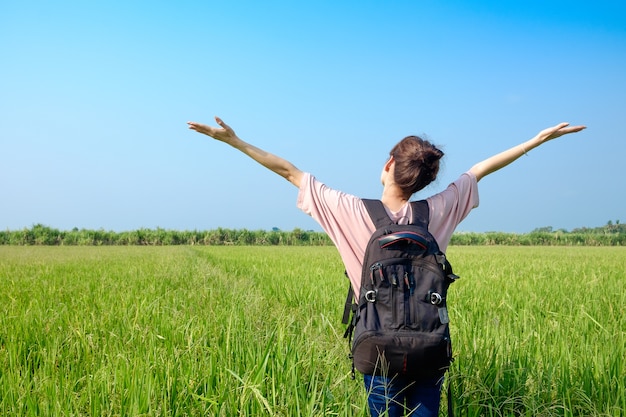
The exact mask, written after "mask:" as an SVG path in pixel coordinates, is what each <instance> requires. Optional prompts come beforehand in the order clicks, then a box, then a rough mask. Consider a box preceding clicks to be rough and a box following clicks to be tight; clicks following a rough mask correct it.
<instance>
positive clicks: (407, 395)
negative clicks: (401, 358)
mask: <svg viewBox="0 0 626 417" xmlns="http://www.w3.org/2000/svg"><path fill="white" fill-rule="evenodd" d="M363 379H364V382H365V389H366V390H367V404H368V405H369V408H370V413H371V414H372V417H378V416H381V417H382V416H386V417H401V416H405V415H406V416H410V417H437V416H438V414H439V402H440V401H441V385H442V383H443V377H437V378H430V379H424V380H419V381H413V380H410V379H403V378H400V377H397V376H396V377H393V378H387V377H384V376H376V375H363Z"/></svg>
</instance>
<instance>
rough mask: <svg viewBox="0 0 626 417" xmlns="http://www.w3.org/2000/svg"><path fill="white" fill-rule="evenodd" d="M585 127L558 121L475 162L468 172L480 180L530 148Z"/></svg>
mask: <svg viewBox="0 0 626 417" xmlns="http://www.w3.org/2000/svg"><path fill="white" fill-rule="evenodd" d="M585 128H586V127H585V126H570V125H569V123H559V124H558V125H556V126H553V127H549V128H547V129H544V130H542V131H541V132H539V133H538V134H537V136H535V137H534V138H532V139H530V140H528V141H526V142H524V143H522V144H519V145H517V146H514V147H512V148H511V149H508V150H506V151H504V152H501V153H499V154H497V155H494V156H492V157H490V158H487V159H485V160H484V161H482V162H479V163H477V164H476V165H474V166H473V167H472V168H471V169H470V172H472V173H473V174H474V175H475V176H476V179H477V180H478V181H480V180H481V179H482V178H484V177H485V176H487V175H489V174H491V173H493V172H496V171H497V170H499V169H500V168H504V167H505V166H507V165H509V164H510V163H511V162H513V161H515V160H516V159H518V158H519V157H521V156H522V155H524V154H526V153H527V152H529V151H530V150H531V149H535V148H536V147H537V146H539V145H542V144H544V143H546V142H548V141H550V140H552V139H556V138H558V137H559V136H563V135H567V134H569V133H574V132H580V131H581V130H583V129H585Z"/></svg>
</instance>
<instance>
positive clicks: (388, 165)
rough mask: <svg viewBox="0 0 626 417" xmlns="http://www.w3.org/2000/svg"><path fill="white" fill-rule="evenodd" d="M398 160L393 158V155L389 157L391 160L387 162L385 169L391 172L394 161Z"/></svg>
mask: <svg viewBox="0 0 626 417" xmlns="http://www.w3.org/2000/svg"><path fill="white" fill-rule="evenodd" d="M394 162H396V161H395V159H393V155H392V156H390V157H389V160H388V161H387V162H386V163H385V168H384V169H385V171H387V172H389V170H390V169H391V165H393V163H394Z"/></svg>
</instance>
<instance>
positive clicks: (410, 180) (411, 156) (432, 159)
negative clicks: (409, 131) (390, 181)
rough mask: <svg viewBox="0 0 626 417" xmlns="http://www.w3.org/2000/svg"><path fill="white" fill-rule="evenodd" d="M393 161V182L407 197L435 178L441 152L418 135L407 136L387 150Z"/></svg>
mask: <svg viewBox="0 0 626 417" xmlns="http://www.w3.org/2000/svg"><path fill="white" fill-rule="evenodd" d="M389 155H390V156H393V159H394V161H395V168H394V182H395V183H396V185H398V186H399V187H400V189H401V190H402V191H403V192H404V194H405V195H406V196H407V198H408V197H410V196H411V195H413V194H414V193H416V192H418V191H419V190H421V189H423V188H425V187H426V186H427V185H428V184H430V183H431V182H433V181H434V180H435V178H437V173H438V172H439V160H440V159H441V158H442V157H443V152H442V151H441V150H439V149H437V147H435V146H434V145H433V144H432V143H430V142H429V141H427V140H424V139H422V138H420V137H418V136H407V137H406V138H404V139H402V140H401V141H400V142H398V143H397V144H396V146H394V147H393V149H391V152H389Z"/></svg>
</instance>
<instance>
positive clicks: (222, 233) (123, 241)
mask: <svg viewBox="0 0 626 417" xmlns="http://www.w3.org/2000/svg"><path fill="white" fill-rule="evenodd" d="M450 244H451V245H510V246H541V245H544V246H624V245H626V225H623V224H620V223H619V221H617V222H616V223H613V222H608V223H607V225H606V226H602V227H596V228H579V229H574V230H572V231H566V230H563V229H560V230H552V228H551V227H542V228H538V229H535V230H533V231H532V232H530V233H521V234H520V233H505V232H483V233H474V232H471V233H468V232H458V233H455V234H454V235H453V236H452V239H451V241H450ZM0 245H21V246H26V245H28V246H32V245H45V246H54V245H58V246H101V245H120V246H123V245H152V246H163V245H240V246H244V245H264V246H281V245H282V246H306V245H308V246H326V245H332V242H331V240H330V238H329V237H328V236H327V235H326V233H323V232H316V231H312V230H306V231H305V230H302V229H298V228H296V229H294V230H292V231H282V230H279V229H277V228H274V229H272V230H269V231H268V230H247V229H223V228H218V229H214V230H205V231H199V230H191V231H190V230H184V231H178V230H166V229H162V228H156V229H145V228H142V229H137V230H133V231H124V232H114V231H106V230H102V229H100V230H89V229H78V228H74V229H72V230H69V231H63V230H58V229H55V228H52V227H49V226H45V225H42V224H36V225H34V226H32V227H31V228H24V229H22V230H13V231H11V230H6V231H0Z"/></svg>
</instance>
